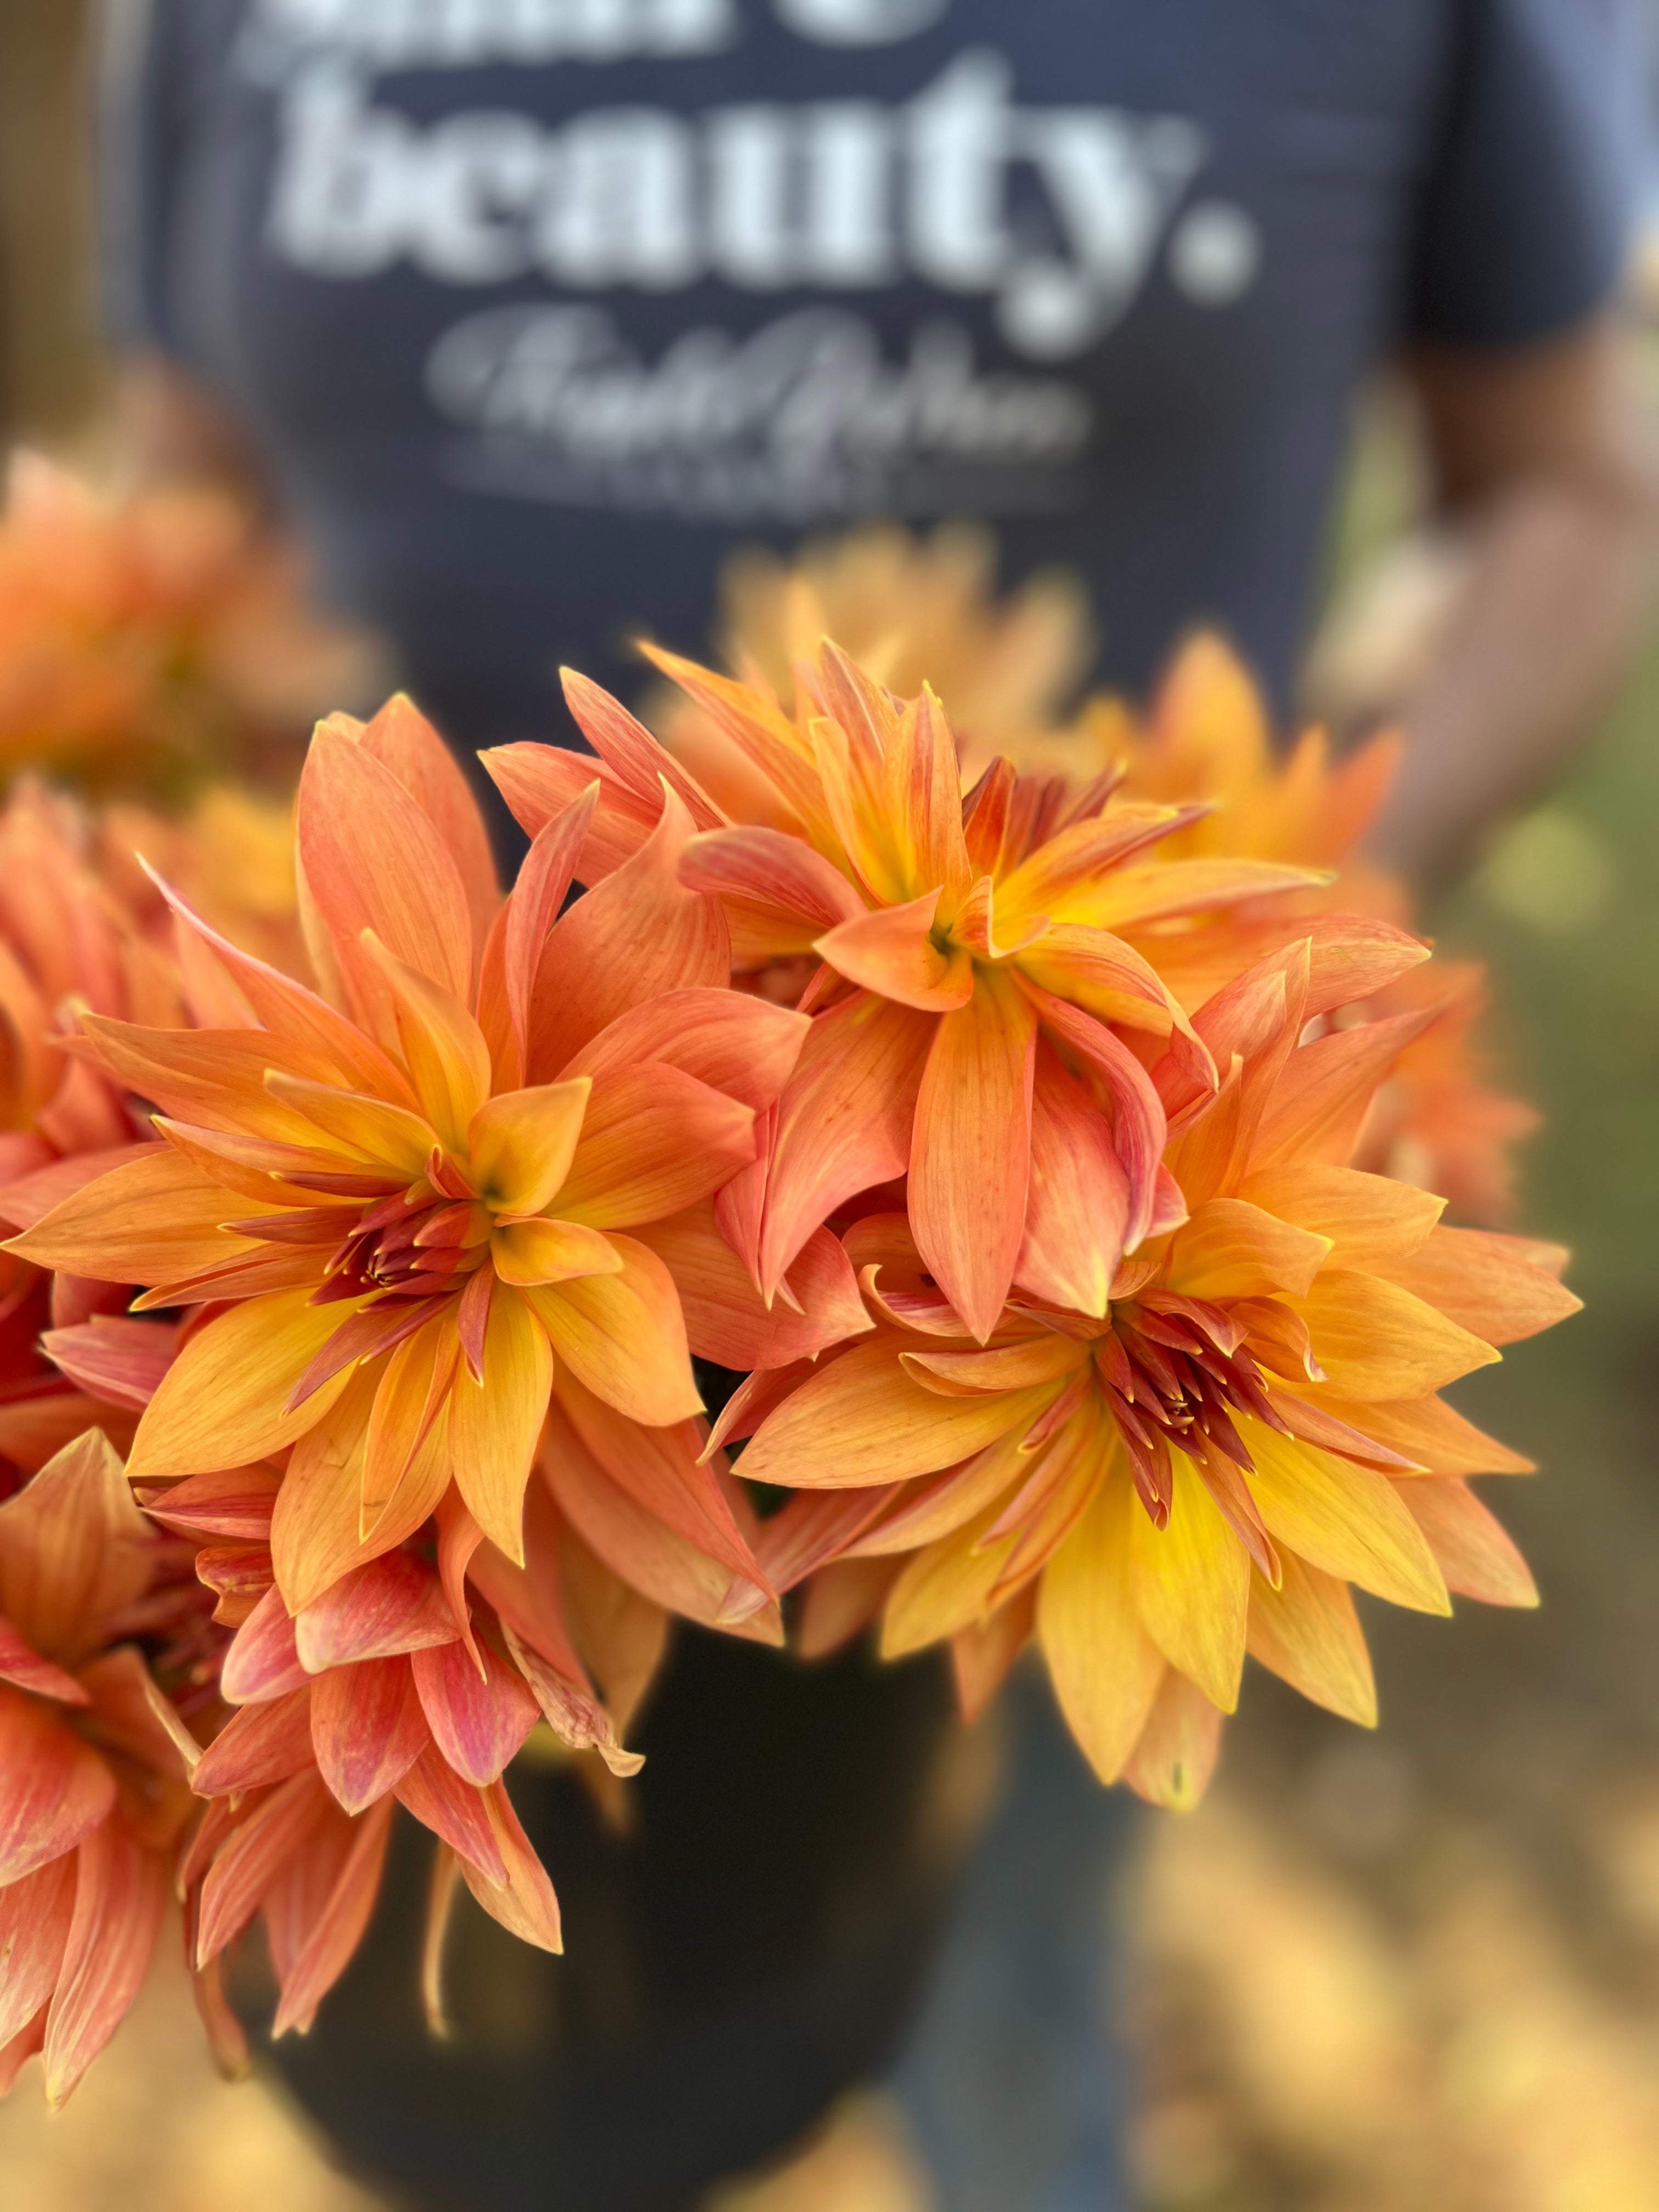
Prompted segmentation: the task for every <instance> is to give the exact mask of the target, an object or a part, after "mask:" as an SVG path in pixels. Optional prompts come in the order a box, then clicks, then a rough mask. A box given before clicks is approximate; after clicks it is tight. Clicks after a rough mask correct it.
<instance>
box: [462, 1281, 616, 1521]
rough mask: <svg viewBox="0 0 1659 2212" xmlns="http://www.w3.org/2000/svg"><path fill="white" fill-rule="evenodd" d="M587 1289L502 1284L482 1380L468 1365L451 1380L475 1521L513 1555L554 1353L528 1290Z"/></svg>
mask: <svg viewBox="0 0 1659 2212" xmlns="http://www.w3.org/2000/svg"><path fill="white" fill-rule="evenodd" d="M611 1279H612V1280H617V1281H620V1280H621V1278H620V1277H614V1278H611ZM585 1289H586V1285H580V1284H578V1285H562V1286H561V1288H560V1289H559V1290H558V1291H530V1292H528V1293H526V1292H521V1291H514V1290H510V1289H509V1288H508V1287H507V1285H505V1284H500V1285H497V1287H496V1291H495V1297H494V1298H493V1299H492V1300H491V1302H490V1308H489V1327H488V1329H487V1330H486V1332H485V1336H484V1346H483V1379H482V1381H478V1382H475V1381H474V1380H473V1377H472V1376H471V1373H470V1372H469V1371H468V1370H466V1369H465V1368H463V1369H462V1370H461V1372H460V1373H459V1374H458V1375H457V1376H456V1377H455V1380H454V1382H453V1383H452V1385H451V1386H450V1393H449V1449H450V1455H451V1458H452V1461H453V1466H454V1470H455V1480H456V1482H457V1483H458V1484H459V1487H460V1492H461V1496H462V1497H463V1498H465V1501H466V1504H467V1508H468V1510H469V1511H470V1512H471V1515H472V1516H473V1518H474V1520H476V1521H477V1524H478V1526H479V1527H480V1528H482V1529H483V1532H484V1534H485V1535H486V1536H488V1537H489V1540H490V1541H491V1542H492V1543H493V1544H498V1545H499V1546H500V1547H501V1550H502V1551H503V1552H505V1553H507V1557H508V1558H509V1559H516V1560H520V1561H522V1559H523V1558H524V1551H523V1538H522V1533H521V1532H522V1525H523V1519H524V1487H525V1484H526V1482H527V1481H528V1480H529V1479H530V1463H531V1461H532V1459H533V1457H534V1456H535V1451H536V1444H537V1442H538V1438H539V1437H540V1436H541V1432H542V1420H543V1418H544V1415H545V1413H546V1412H547V1397H548V1392H549V1390H550V1388H551V1387H552V1382H553V1352H552V1350H551V1349H550V1346H549V1344H548V1340H547V1331H546V1330H545V1329H544V1327H543V1325H542V1322H541V1321H540V1320H539V1319H538V1312H539V1310H540V1309H539V1307H538V1308H537V1310H535V1311H532V1309H531V1306H530V1305H529V1304H526V1297H528V1298H529V1299H532V1300H535V1299H540V1298H544V1297H561V1298H562V1297H567V1296H568V1295H570V1293H571V1292H572V1291H582V1290H585Z"/></svg>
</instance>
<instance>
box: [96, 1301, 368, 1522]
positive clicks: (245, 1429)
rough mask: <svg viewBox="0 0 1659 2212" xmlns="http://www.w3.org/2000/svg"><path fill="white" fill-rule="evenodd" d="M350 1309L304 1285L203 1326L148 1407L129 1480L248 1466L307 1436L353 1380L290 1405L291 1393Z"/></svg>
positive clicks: (340, 1379)
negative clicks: (320, 1302) (315, 1297)
mask: <svg viewBox="0 0 1659 2212" xmlns="http://www.w3.org/2000/svg"><path fill="white" fill-rule="evenodd" d="M344 1317H345V1310H344V1309H343V1308H342V1307H340V1306H313V1304H311V1303H310V1300H309V1297H308V1296H307V1293H306V1292H305V1291H276V1292H273V1293H271V1294H270V1295H269V1296H267V1297H259V1298H252V1299H250V1300H249V1301H248V1303H247V1304H246V1305H241V1306H236V1307H233V1308H232V1309H231V1310H230V1311H229V1312H228V1313H223V1314H220V1315H218V1316H216V1317H215V1319H213V1320H212V1321H210V1322H208V1323H207V1324H206V1325H205V1327H204V1328H199V1329H197V1331H196V1332H195V1333H194V1334H192V1335H191V1338H190V1339H189V1340H188V1341H187V1342H186V1344H185V1347H184V1349H183V1351H182V1352H180V1353H179V1357H178V1358H177V1359H175V1360H174V1361H173V1365H172V1366H171V1367H170V1368H169V1369H168V1370H167V1374H166V1376H164V1377H163V1379H162V1382H161V1388H160V1389H158V1390H157V1392H156V1394H155V1397H154V1398H153V1399H151V1401H150V1402H149V1406H148V1407H146V1408H145V1411H144V1414H143V1419H142V1420H141V1421H140V1422H139V1424H138V1433H137V1437H135V1438H134V1440H133V1447H132V1455H131V1459H130V1460H129V1462H128V1463H127V1474H128V1478H129V1480H132V1481H134V1482H139V1481H145V1480H149V1481H154V1480H155V1479H156V1478H157V1477H158V1476H165V1475H179V1474H208V1473H210V1472H212V1471H213V1470H215V1469H216V1468H241V1467H246V1466H248V1465H249V1464H251V1463H252V1462H253V1461H255V1460H261V1459H266V1458H269V1456H270V1454H271V1453H272V1452H275V1451H279V1450H280V1449H282V1448H283V1445H284V1444H289V1443H293V1442H294V1441H295V1438H296V1437H301V1436H303V1435H304V1434H305V1433H306V1431H307V1430H309V1429H311V1428H312V1427H313V1426H314V1425H316V1424H317V1423H318V1422H319V1421H320V1420H321V1419H323V1418H324V1417H325V1415H326V1414H327V1413H328V1412H329V1411H330V1409H331V1407H333V1406H334V1404H335V1403H336V1401H337V1400H338V1399H339V1397H340V1395H342V1393H343V1390H344V1389H345V1387H346V1383H347V1381H348V1379H349V1378H348V1377H347V1376H345V1375H344V1374H340V1375H337V1376H334V1377H333V1378H332V1380H331V1381H330V1382H328V1383H325V1384H324V1385H323V1387H322V1388H321V1389H319V1390H318V1391H317V1392H316V1393H315V1394H314V1395H312V1396H311V1397H309V1398H307V1400H306V1401H305V1403H304V1404H303V1405H302V1406H301V1407H297V1408H295V1410H293V1411H291V1412H290V1411H289V1410H288V1407H289V1398H290V1397H291V1395H292V1394H293V1391H294V1388H295V1384H296V1383H298V1382H299V1380H300V1377H301V1376H302V1375H303V1374H304V1373H305V1371H306V1370H307V1367H308V1366H309V1365H310V1364H311V1363H312V1361H313V1359H314V1358H315V1357H316V1355H317V1353H318V1352H319V1351H320V1350H321V1349H322V1347H323V1346H324V1345H325V1343H326V1342H327V1341H328V1340H329V1338H330V1337H331V1336H332V1335H333V1334H334V1332H335V1330H336V1329H337V1328H339V1326H340V1323H341V1322H342V1320H343V1318H344Z"/></svg>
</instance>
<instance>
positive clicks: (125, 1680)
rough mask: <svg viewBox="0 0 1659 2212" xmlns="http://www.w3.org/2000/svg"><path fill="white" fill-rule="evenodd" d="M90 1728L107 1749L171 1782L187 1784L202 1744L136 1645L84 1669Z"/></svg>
mask: <svg viewBox="0 0 1659 2212" xmlns="http://www.w3.org/2000/svg"><path fill="white" fill-rule="evenodd" d="M80 1680H81V1686H82V1688H83V1689H84V1690H85V1691H86V1692H87V1694H88V1700H89V1702H90V1705H91V1712H90V1715H89V1717H88V1718H89V1725H90V1732H91V1733H93V1734H94V1735H95V1736H96V1738H97V1741H99V1743H100V1745H102V1746H104V1747H106V1748H107V1749H109V1750H111V1751H114V1752H118V1753H125V1756H126V1757H127V1758H128V1759H131V1760H132V1761H133V1762H134V1763H135V1764H136V1765H140V1766H143V1767H146V1768H148V1769H149V1771H150V1773H151V1774H153V1775H159V1776H161V1777H164V1778H167V1780H170V1781H174V1782H186V1781H188V1780H189V1778H190V1775H191V1769H192V1768H193V1767H194V1766H195V1765H196V1762H197V1759H199V1758H200V1757H201V1747H200V1745H199V1744H197V1741H196V1739H195V1737H194V1736H192V1735H191V1733H190V1730H189V1729H187V1728H186V1727H185V1724H184V1723H183V1721H182V1720H181V1719H180V1718H179V1714H178V1711H177V1710H176V1709H175V1707H174V1706H173V1702H172V1700H171V1699H169V1698H167V1696H165V1695H164V1693H163V1692H161V1689H160V1688H158V1687H157V1686H156V1682H155V1677H154V1676H153V1675H152V1674H151V1673H150V1671H149V1666H148V1665H147V1663H146V1662H145V1660H144V1657H143V1654H142V1653H141V1652H140V1651H139V1650H138V1648H137V1645H136V1644H119V1645H118V1646H117V1648H116V1649H115V1650H112V1651H105V1652H103V1653H101V1654H100V1656H98V1657H97V1658H96V1659H94V1660H92V1661H90V1662H88V1664H87V1665H86V1666H84V1667H82V1669H81V1674H80Z"/></svg>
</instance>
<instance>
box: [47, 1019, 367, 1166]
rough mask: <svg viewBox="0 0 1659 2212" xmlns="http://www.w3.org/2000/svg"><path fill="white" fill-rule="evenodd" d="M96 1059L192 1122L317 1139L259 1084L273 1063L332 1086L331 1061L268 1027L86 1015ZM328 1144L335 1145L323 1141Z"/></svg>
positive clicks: (271, 1136) (310, 1142)
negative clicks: (159, 1026) (139, 1022)
mask: <svg viewBox="0 0 1659 2212" xmlns="http://www.w3.org/2000/svg"><path fill="white" fill-rule="evenodd" d="M81 1027H82V1031H83V1032H84V1035H85V1036H86V1039H87V1040H88V1045H87V1048H88V1050H89V1051H90V1052H91V1053H92V1054H94V1056H95V1059H96V1062H97V1065H98V1066H100V1068H102V1069H103V1070H104V1071H105V1072H106V1073H107V1074H110V1075H112V1076H114V1077H115V1079H116V1080H117V1081H118V1083H120V1084H122V1085H124V1086H125V1089H127V1090H129V1091H131V1092H133V1093H134V1095H135V1096H136V1097H140V1098H147V1099H149V1101H150V1103H152V1104H153V1105H156V1106H159V1107H160V1108H161V1110H162V1111H163V1113H165V1114H167V1115H172V1116H173V1118H174V1119H175V1120H177V1121H182V1122H185V1123H186V1124H188V1125H190V1126H191V1127H200V1128H204V1129H210V1130H218V1131H221V1132H223V1133H226V1134H230V1135H241V1136H247V1137H262V1138H264V1139H266V1140H267V1141H268V1142H271V1143H276V1144H289V1145H300V1146H316V1145H317V1142H318V1136H317V1131H316V1129H315V1128H314V1127H313V1126H312V1125H311V1124H310V1123H309V1122H307V1121H306V1120H305V1119H304V1117H303V1116H302V1115H299V1114H297V1113H296V1112H295V1110H294V1109H293V1108H292V1107H291V1106H289V1105H286V1104H284V1103H283V1101H282V1100H281V1099H279V1098H276V1097H273V1096H272V1095H271V1094H270V1093H269V1092H268V1091H266V1090H265V1087H264V1079H265V1076H266V1073H268V1072H269V1071H270V1069H272V1068H275V1069H277V1070H279V1071H280V1072H281V1073H283V1074H286V1075H290V1076H292V1077H294V1078H295V1079H296V1080H303V1081H307V1082H312V1083H318V1084H321V1085H324V1086H325V1087H329V1086H331V1085H333V1083H334V1080H335V1078H334V1074H333V1062H332V1060H331V1059H330V1058H329V1057H328V1056H327V1055H326V1054H323V1053H319V1052H313V1051H312V1050H310V1049H308V1048H306V1047H303V1046H301V1045H297V1044H293V1043H290V1042H288V1041H287V1040H286V1039H284V1038H282V1037H279V1036H273V1035H272V1034H271V1033H270V1030H151V1029H140V1028H138V1027H137V1026H136V1025H135V1024H132V1023H130V1022H117V1021H107V1020H106V1019H105V1018H103V1017H102V1016H101V1015H98V1014H83V1015H82V1017H81ZM325 1149H332V1148H325Z"/></svg>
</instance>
